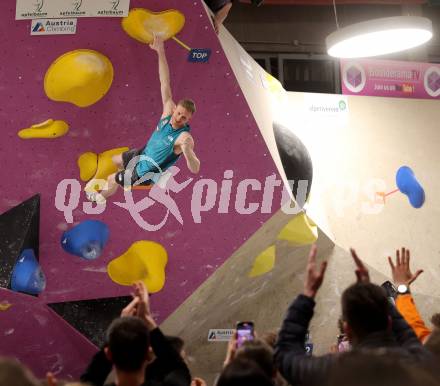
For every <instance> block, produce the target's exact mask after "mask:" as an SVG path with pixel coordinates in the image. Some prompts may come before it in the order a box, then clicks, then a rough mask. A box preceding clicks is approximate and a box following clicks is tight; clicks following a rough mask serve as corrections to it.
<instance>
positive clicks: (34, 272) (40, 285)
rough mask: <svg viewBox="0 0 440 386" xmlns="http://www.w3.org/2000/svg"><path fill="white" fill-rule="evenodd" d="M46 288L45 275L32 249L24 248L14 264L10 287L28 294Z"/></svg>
mask: <svg viewBox="0 0 440 386" xmlns="http://www.w3.org/2000/svg"><path fill="white" fill-rule="evenodd" d="M45 288H46V277H45V276H44V273H43V271H42V270H41V266H40V264H39V263H38V261H37V259H36V258H35V255H34V251H33V250H32V249H25V250H23V252H22V253H21V255H20V257H19V258H18V260H17V262H16V263H15V265H14V269H13V271H12V279H11V289H12V290H13V291H16V292H24V293H27V294H30V295H38V294H40V293H41V292H43V291H44V289H45Z"/></svg>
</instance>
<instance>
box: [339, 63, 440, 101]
mask: <svg viewBox="0 0 440 386" xmlns="http://www.w3.org/2000/svg"><path fill="white" fill-rule="evenodd" d="M341 84H342V93H343V94H345V95H370V96H384V97H397V98H419V99H440V64H434V63H417V62H399V61H392V60H374V59H359V60H348V59H343V60H341Z"/></svg>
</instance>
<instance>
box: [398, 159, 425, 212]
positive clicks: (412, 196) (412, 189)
mask: <svg viewBox="0 0 440 386" xmlns="http://www.w3.org/2000/svg"><path fill="white" fill-rule="evenodd" d="M396 184H397V187H398V188H399V190H400V191H401V192H402V193H403V194H405V195H407V196H408V199H409V202H410V204H411V205H412V206H413V207H414V208H421V207H422V205H423V204H424V202H425V191H424V190H423V188H422V186H421V185H420V184H419V182H418V181H417V179H416V176H415V175H414V172H413V171H412V169H411V168H410V167H408V166H402V167H400V168H399V170H398V171H397V173H396Z"/></svg>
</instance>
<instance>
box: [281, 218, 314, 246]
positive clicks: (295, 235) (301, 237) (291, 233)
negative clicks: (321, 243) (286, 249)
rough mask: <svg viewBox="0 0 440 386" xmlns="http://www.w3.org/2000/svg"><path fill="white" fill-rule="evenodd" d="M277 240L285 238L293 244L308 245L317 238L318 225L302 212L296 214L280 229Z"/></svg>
mask: <svg viewBox="0 0 440 386" xmlns="http://www.w3.org/2000/svg"><path fill="white" fill-rule="evenodd" d="M277 239H278V240H287V241H289V242H291V243H292V244H295V245H309V244H313V243H314V242H315V241H316V240H318V227H317V226H316V224H315V223H314V222H313V221H312V220H311V219H310V218H309V217H308V216H307V215H306V214H305V213H304V212H301V213H300V214H298V215H296V216H295V217H294V218H293V219H292V220H290V221H289V222H288V223H287V225H286V226H285V227H284V228H283V229H282V230H281V232H280V233H279V234H278V237H277Z"/></svg>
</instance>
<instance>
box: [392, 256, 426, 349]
mask: <svg viewBox="0 0 440 386" xmlns="http://www.w3.org/2000/svg"><path fill="white" fill-rule="evenodd" d="M388 262H389V263H390V267H391V274H392V279H393V283H394V286H395V287H396V289H397V296H396V308H397V310H398V311H399V312H400V314H401V315H402V316H403V317H404V319H405V320H406V321H407V323H408V324H409V325H410V326H411V327H412V329H413V330H414V332H415V333H416V335H417V337H418V338H419V340H420V341H421V342H422V343H425V342H426V340H427V338H428V337H429V335H431V332H432V331H431V329H430V328H428V327H427V326H426V324H425V322H424V321H423V319H422V317H421V316H420V314H419V311H418V310H417V307H416V304H415V302H414V299H413V297H412V295H411V292H410V288H409V286H410V284H412V283H413V282H414V281H415V280H416V279H417V278H418V277H419V275H420V274H421V273H423V270H422V269H419V270H417V271H416V273H414V274H413V273H412V272H411V268H410V265H409V264H410V251H409V249H405V248H402V249H401V251H399V250H397V251H396V261H395V263H394V262H393V259H392V258H391V257H390V256H388Z"/></svg>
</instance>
